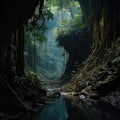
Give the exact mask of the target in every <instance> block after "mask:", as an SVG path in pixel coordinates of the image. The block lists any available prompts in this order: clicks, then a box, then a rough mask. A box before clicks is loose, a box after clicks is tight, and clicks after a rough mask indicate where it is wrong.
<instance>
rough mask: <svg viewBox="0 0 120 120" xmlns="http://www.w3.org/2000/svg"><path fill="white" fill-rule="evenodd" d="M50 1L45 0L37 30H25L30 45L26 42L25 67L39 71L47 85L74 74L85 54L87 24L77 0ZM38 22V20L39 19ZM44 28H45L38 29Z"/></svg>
mask: <svg viewBox="0 0 120 120" xmlns="http://www.w3.org/2000/svg"><path fill="white" fill-rule="evenodd" d="M49 2H50V1H48V2H46V4H45V6H47V7H48V9H47V10H48V13H47V15H46V16H45V17H46V21H45V23H44V27H43V28H42V29H41V30H40V31H39V30H37V29H35V30H32V32H31V31H27V32H26V39H27V41H29V42H30V41H31V40H29V39H32V45H30V44H26V47H25V48H26V53H27V55H26V56H25V57H26V59H27V60H26V70H31V71H33V72H35V73H37V74H39V75H40V76H41V77H42V78H43V79H44V82H45V84H47V85H49V84H53V83H57V84H59V85H61V84H63V83H65V82H68V81H70V79H73V77H75V73H76V72H77V71H78V70H80V68H81V65H82V62H83V61H84V60H86V59H87V57H88V54H89V51H90V50H89V49H90V48H89V47H90V44H89V38H88V36H89V31H88V24H85V22H84V19H83V18H84V16H83V11H82V10H81V6H80V4H79V2H78V1H69V3H66V1H64V2H63V3H61V5H58V4H57V3H52V2H50V6H49V5H48V3H49ZM37 11H38V9H36V11H35V13H36V14H37V13H38V12H37ZM43 11H44V10H43ZM48 14H49V15H48ZM48 18H49V19H48ZM37 24H38V25H39V24H41V20H39V21H38V22H37ZM43 29H44V32H41V31H42V30H43ZM41 33H42V34H41ZM31 34H32V35H31ZM30 36H32V37H30ZM38 36H39V37H38ZM86 36H87V37H86ZM38 41H39V42H38ZM30 51H31V52H33V55H31V52H30ZM32 57H33V58H32ZM33 64H34V65H33Z"/></svg>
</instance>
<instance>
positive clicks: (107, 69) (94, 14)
mask: <svg viewBox="0 0 120 120" xmlns="http://www.w3.org/2000/svg"><path fill="white" fill-rule="evenodd" d="M79 2H80V4H81V6H85V5H86V4H85V3H84V2H85V1H84V2H83V1H81V0H79ZM88 2H89V6H87V7H89V22H90V27H89V29H90V40H91V41H92V53H91V55H90V57H89V59H88V60H87V62H86V65H85V66H84V67H83V69H82V70H81V71H79V72H78V74H77V77H76V78H75V79H74V80H73V83H72V84H70V85H69V87H67V88H64V89H67V90H68V89H69V90H73V91H76V92H80V91H81V92H82V93H85V94H87V95H93V94H94V93H97V94H98V96H100V97H101V96H106V95H107V98H109V100H110V101H111V102H114V103H115V102H116V103H115V104H116V105H117V103H118V104H119V106H120V103H119V99H120V92H119V91H120V80H119V78H120V75H119V71H120V67H119V66H120V59H119V57H120V53H119V41H120V40H119V37H120V7H119V5H120V1H116V0H115V1H113V0H109V1H108V0H92V1H88ZM84 9H85V8H84ZM83 12H85V10H84V11H83ZM111 96H112V97H111ZM113 96H115V100H114V101H113V99H111V98H114V97H113ZM107 100H108V99H107Z"/></svg>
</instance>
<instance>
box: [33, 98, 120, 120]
mask: <svg viewBox="0 0 120 120" xmlns="http://www.w3.org/2000/svg"><path fill="white" fill-rule="evenodd" d="M34 120H120V110H119V109H117V108H115V107H114V106H112V105H110V104H109V103H105V102H97V103H95V102H92V103H91V104H86V103H85V102H83V101H80V100H79V101H77V102H76V101H74V100H71V99H68V98H65V97H63V96H62V97H60V98H59V99H58V100H56V101H55V102H54V103H53V104H51V105H48V106H46V107H45V109H43V110H42V111H41V112H39V113H38V115H37V116H36V118H35V119H34Z"/></svg>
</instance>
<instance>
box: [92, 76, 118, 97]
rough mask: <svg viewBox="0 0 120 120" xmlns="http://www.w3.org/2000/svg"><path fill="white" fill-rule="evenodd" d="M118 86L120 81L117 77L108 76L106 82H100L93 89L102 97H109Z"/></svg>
mask: <svg viewBox="0 0 120 120" xmlns="http://www.w3.org/2000/svg"><path fill="white" fill-rule="evenodd" d="M117 85H118V81H117V78H116V76H115V75H110V76H108V77H107V78H106V79H105V80H103V81H99V82H97V83H96V84H95V86H93V87H92V89H93V90H95V91H97V93H98V94H100V95H101V96H104V95H107V94H108V93H110V92H112V91H114V90H115V89H116V87H117Z"/></svg>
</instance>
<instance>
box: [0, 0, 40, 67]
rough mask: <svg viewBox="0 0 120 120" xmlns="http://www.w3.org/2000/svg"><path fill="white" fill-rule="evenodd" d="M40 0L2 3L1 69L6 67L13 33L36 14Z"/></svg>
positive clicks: (0, 26) (0, 25)
mask: <svg viewBox="0 0 120 120" xmlns="http://www.w3.org/2000/svg"><path fill="white" fill-rule="evenodd" d="M38 3H39V0H17V1H16V0H11V1H9V0H3V1H2V2H1V4H0V8H1V10H0V16H1V17H0V19H1V22H0V36H1V41H0V69H3V68H5V64H6V63H5V62H6V61H7V54H8V51H9V46H10V44H11V42H12V39H13V33H14V32H15V31H16V30H17V29H18V28H19V27H20V26H22V25H23V24H24V23H26V22H27V20H28V19H29V18H30V17H32V15H33V14H34V11H35V8H36V6H37V5H38Z"/></svg>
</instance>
